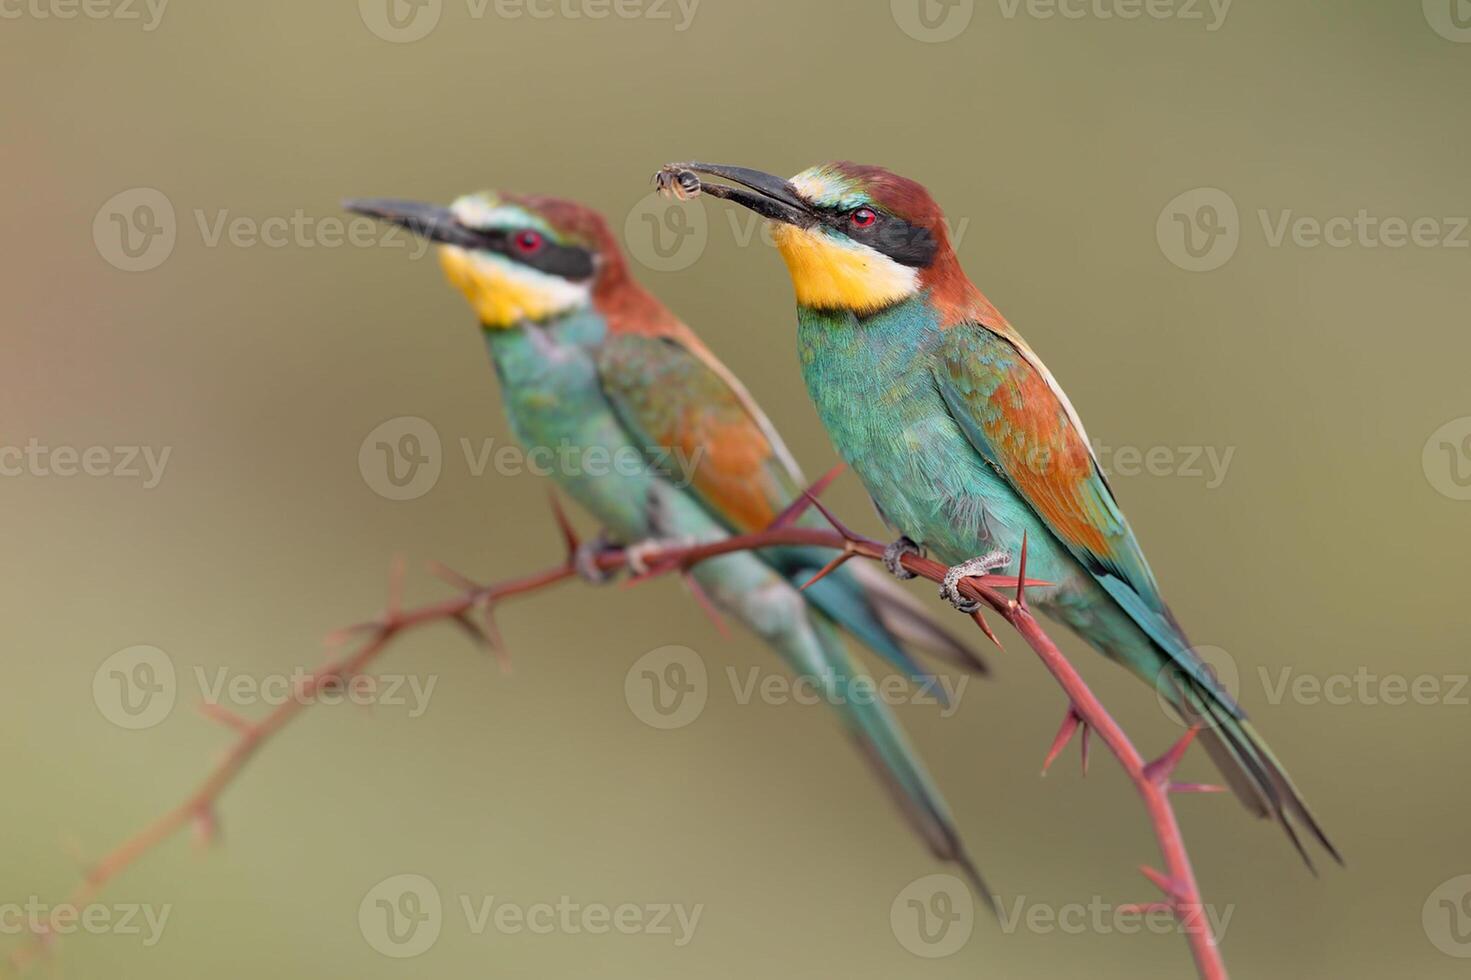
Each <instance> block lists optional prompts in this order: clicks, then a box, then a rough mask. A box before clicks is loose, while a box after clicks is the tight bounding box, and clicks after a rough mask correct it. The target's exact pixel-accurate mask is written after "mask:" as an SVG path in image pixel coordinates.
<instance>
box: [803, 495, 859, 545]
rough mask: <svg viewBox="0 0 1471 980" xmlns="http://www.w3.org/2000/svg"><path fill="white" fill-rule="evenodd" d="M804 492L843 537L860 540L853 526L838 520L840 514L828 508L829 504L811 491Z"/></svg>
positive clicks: (848, 539) (847, 539)
mask: <svg viewBox="0 0 1471 980" xmlns="http://www.w3.org/2000/svg"><path fill="white" fill-rule="evenodd" d="M802 492H803V494H804V495H805V496H806V497H807V499H809V500H811V501H812V506H813V507H816V508H817V509H818V511H819V512H820V513H821V514H822V516H823V517H824V518H826V519H827V522H828V523H829V524H831V525H832V528H833V530H834V531H837V532H838V533H839V534H841V535H842V536H843V539H844V540H845V541H857V540H858V534H857V533H856V532H855V531H854V530H853V529H852V528H850V527H848V525H846V524H844V523H843V522H842V521H840V520H838V516H837V515H836V514H834V513H833V512H832V511H830V510H828V509H827V505H826V504H824V503H823V502H822V501H821V500H818V499H817V498H816V497H814V496H813V495H812V493H811V491H807V490H804V491H802Z"/></svg>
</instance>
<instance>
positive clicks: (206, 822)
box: [192, 804, 220, 848]
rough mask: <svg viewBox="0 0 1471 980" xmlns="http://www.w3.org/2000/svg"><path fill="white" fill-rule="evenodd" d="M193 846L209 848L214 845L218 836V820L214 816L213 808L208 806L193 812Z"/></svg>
mask: <svg viewBox="0 0 1471 980" xmlns="http://www.w3.org/2000/svg"><path fill="white" fill-rule="evenodd" d="M192 825H193V828H194V844H195V846H196V847H199V848H206V847H209V846H210V845H211V844H214V843H215V842H216V841H217V840H218V839H219V836H220V820H219V817H218V816H217V815H216V814H215V810H214V807H212V806H209V805H208V804H206V805H204V806H201V807H200V808H199V809H198V810H196V811H194V820H193V822H192Z"/></svg>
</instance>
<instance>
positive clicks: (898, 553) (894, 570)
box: [884, 534, 924, 579]
mask: <svg viewBox="0 0 1471 980" xmlns="http://www.w3.org/2000/svg"><path fill="white" fill-rule="evenodd" d="M905 555H919V556H920V557H921V558H923V557H924V549H923V548H921V547H920V546H919V545H917V544H915V543H914V540H913V539H912V538H910V537H909V536H908V535H907V534H901V535H900V536H899V538H898V539H897V540H895V541H892V542H890V543H889V546H888V547H887V548H885V549H884V567H885V568H887V569H888V570H889V574H890V575H892V576H894V577H895V578H897V579H911V578H917V577H918V576H917V575H916V574H915V573H914V572H911V571H910V570H909V569H907V568H905V567H904V564H903V559H904V556H905Z"/></svg>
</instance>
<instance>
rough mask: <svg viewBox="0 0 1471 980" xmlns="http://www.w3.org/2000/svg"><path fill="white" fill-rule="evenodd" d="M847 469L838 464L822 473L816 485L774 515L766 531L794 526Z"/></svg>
mask: <svg viewBox="0 0 1471 980" xmlns="http://www.w3.org/2000/svg"><path fill="white" fill-rule="evenodd" d="M846 468H847V467H846V466H845V465H844V464H842V463H839V464H838V465H837V466H834V467H833V468H832V469H830V470H828V471H827V472H826V473H824V474H823V475H822V476H821V477H820V478H819V479H818V481H817V482H816V483H814V484H812V486H810V487H808V488H807V491H806V492H805V493H803V494H802V495H801V496H799V497H798V498H797V499H796V500H793V501H792V502H791V503H790V504H788V505H787V508H786V510H783V511H782V512H781V513H780V514H778V515H776V519H775V520H774V521H772V522H771V524H770V525H768V528H767V529H768V530H772V531H775V530H778V529H780V528H784V527H790V526H791V525H793V524H795V523H796V522H797V521H798V520H799V519H801V517H802V515H803V514H805V513H807V511H808V510H810V509H811V508H812V502H813V501H814V500H816V499H817V498H818V497H820V496H822V495H823V493H824V492H826V491H827V488H828V487H830V486H832V484H833V481H834V480H836V479H837V478H838V477H839V476H841V475H842V473H843V470H845V469H846Z"/></svg>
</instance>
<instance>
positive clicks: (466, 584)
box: [425, 561, 480, 592]
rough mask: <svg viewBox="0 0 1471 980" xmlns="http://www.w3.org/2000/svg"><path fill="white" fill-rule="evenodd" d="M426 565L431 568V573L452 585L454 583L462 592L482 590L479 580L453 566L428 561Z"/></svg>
mask: <svg viewBox="0 0 1471 980" xmlns="http://www.w3.org/2000/svg"><path fill="white" fill-rule="evenodd" d="M425 567H427V568H428V569H429V574H430V575H433V576H434V577H435V578H437V579H442V580H443V581H445V582H448V583H449V584H450V585H453V586H454V587H455V588H457V589H459V590H460V591H462V592H479V591H480V584H479V583H478V582H475V581H473V580H472V579H471V578H470V577H469V576H468V575H461V574H460V573H459V572H457V571H455V570H454V569H453V568H450V567H449V566H448V565H446V564H443V563H442V562H437V561H431V562H426V563H425Z"/></svg>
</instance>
